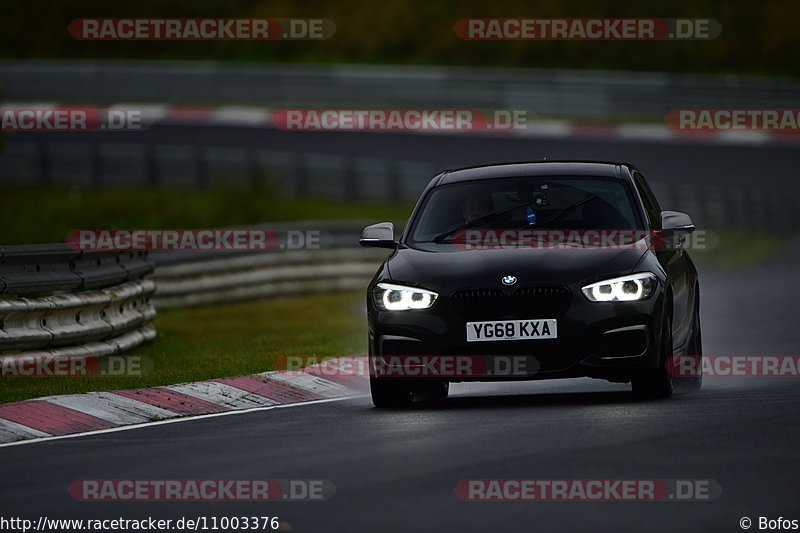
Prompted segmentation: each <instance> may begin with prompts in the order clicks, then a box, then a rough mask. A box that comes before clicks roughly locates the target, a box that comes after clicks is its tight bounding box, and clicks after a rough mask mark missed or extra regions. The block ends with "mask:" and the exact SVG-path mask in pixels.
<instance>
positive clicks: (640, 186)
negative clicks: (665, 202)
mask: <svg viewBox="0 0 800 533" xmlns="http://www.w3.org/2000/svg"><path fill="white" fill-rule="evenodd" d="M633 182H634V183H635V184H636V190H638V191H639V196H641V197H642V203H643V204H644V209H645V211H646V212H647V218H648V219H650V226H651V227H652V228H658V227H659V226H660V224H661V207H660V206H659V205H658V201H657V200H656V197H655V195H654V194H653V191H652V190H650V186H649V185H648V184H647V182H646V181H645V180H644V176H642V175H641V174H640V173H639V172H634V173H633Z"/></svg>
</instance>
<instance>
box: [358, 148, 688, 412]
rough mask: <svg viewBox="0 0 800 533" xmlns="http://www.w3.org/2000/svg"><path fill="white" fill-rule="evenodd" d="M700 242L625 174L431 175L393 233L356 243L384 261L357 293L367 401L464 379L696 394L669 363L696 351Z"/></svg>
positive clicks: (571, 170)
mask: <svg viewBox="0 0 800 533" xmlns="http://www.w3.org/2000/svg"><path fill="white" fill-rule="evenodd" d="M694 230H695V226H694V224H693V223H692V220H691V218H690V217H689V216H688V215H686V214H684V213H680V212H677V211H664V210H662V208H661V206H660V205H659V203H658V200H657V199H656V197H655V196H654V194H653V192H652V190H651V189H650V187H649V185H648V184H647V181H646V180H645V177H644V176H643V175H642V173H641V172H640V171H639V170H638V169H637V168H636V167H634V166H633V165H631V164H627V163H613V162H582V161H568V162H553V161H545V162H526V163H507V164H495V165H487V166H480V167H471V168H463V169H459V170H447V171H444V172H441V173H440V174H438V175H437V176H435V177H434V178H433V179H432V180H431V181H430V183H429V184H428V186H427V187H426V188H425V190H424V191H423V192H422V194H421V196H420V198H419V200H418V202H417V204H416V206H415V208H414V210H413V212H412V214H411V217H410V219H409V220H408V223H407V224H406V226H405V228H404V230H403V231H402V234H400V235H399V236H395V232H394V227H393V224H392V223H389V222H383V223H380V224H374V225H371V226H368V227H367V228H365V229H364V231H363V234H362V237H361V239H360V241H359V243H360V244H361V245H362V246H366V247H382V248H388V249H391V253H390V254H389V256H388V258H387V259H386V260H385V261H384V262H383V264H382V265H381V267H380V268H379V269H378V272H377V273H376V274H375V276H374V278H373V279H372V281H371V283H370V284H369V287H368V289H367V310H368V313H367V314H368V325H369V354H370V387H371V393H372V399H373V403H374V404H375V405H376V406H377V407H399V406H403V405H408V404H410V403H411V402H412V401H415V400H419V399H421V400H426V399H428V400H429V399H431V398H433V399H436V400H441V399H444V398H446V397H447V395H448V391H449V384H450V383H452V382H461V381H500V380H538V379H553V378H576V377H592V378H599V379H605V380H608V381H612V382H621V383H630V384H631V387H632V390H633V392H634V393H635V394H637V395H639V396H644V397H651V398H652V397H669V396H671V395H672V393H673V390H675V389H676V388H678V387H682V388H684V387H685V388H686V389H693V388H699V387H700V385H701V383H700V382H701V377H700V376H680V377H679V376H678V375H676V373H675V372H673V371H672V370H671V366H670V364H671V362H672V361H673V360H674V356H676V355H678V356H680V355H686V356H692V357H700V356H701V353H702V341H701V332H700V298H699V295H700V290H699V280H698V275H697V270H696V268H695V265H694V263H693V262H692V260H691V258H690V257H689V254H688V252H687V248H688V246H686V242H687V237H688V236H689V234H690V233H692V232H693V231H694ZM476 361H477V363H476ZM464 363H468V364H464ZM437 364H438V365H439V367H436V365H437ZM436 368H438V370H434V371H430V370H431V369H436ZM461 370H464V371H463V372H459V371H461Z"/></svg>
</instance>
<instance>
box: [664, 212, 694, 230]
mask: <svg viewBox="0 0 800 533" xmlns="http://www.w3.org/2000/svg"><path fill="white" fill-rule="evenodd" d="M694 230H695V227H694V222H692V219H691V217H689V215H687V214H686V213H681V212H679V211H662V212H661V231H662V232H663V233H664V235H674V234H676V233H691V232H693V231H694Z"/></svg>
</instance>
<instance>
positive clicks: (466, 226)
mask: <svg viewBox="0 0 800 533" xmlns="http://www.w3.org/2000/svg"><path fill="white" fill-rule="evenodd" d="M530 204H531V203H530V202H525V203H522V204H517V205H512V206H511V207H507V208H505V209H501V210H500V211H495V212H493V213H489V214H488V215H483V216H482V217H478V218H476V219H475V220H473V221H472V222H467V223H466V224H461V225H459V226H456V227H455V228H453V229H451V230H447V231H445V232H444V233H442V234H441V235H437V236H436V237H434V238H433V239H432V241H433V242H435V243H440V242H442V241H443V240H445V239H446V238H448V237H450V236H451V235H452V234H453V233H455V232H457V231H459V230H465V229H471V228H475V227H478V226H480V225H481V224H484V223H486V222H489V221H490V220H494V219H495V218H497V217H499V216H500V215H505V214H506V213H508V212H510V211H513V210H514V209H519V208H520V207H525V206H528V205H530Z"/></svg>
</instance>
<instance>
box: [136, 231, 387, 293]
mask: <svg viewBox="0 0 800 533" xmlns="http://www.w3.org/2000/svg"><path fill="white" fill-rule="evenodd" d="M369 223H370V222H360V221H351V222H331V221H326V222H296V223H287V224H273V225H270V226H269V229H271V230H275V231H280V230H288V229H291V230H295V231H307V230H313V231H319V232H320V234H321V238H320V242H321V246H322V248H321V249H316V250H314V249H311V250H284V251H271V252H183V251H179V252H153V253H151V254H150V258H151V259H152V261H153V262H154V263H155V265H156V270H155V273H154V275H153V279H154V280H155V283H156V291H155V295H154V298H153V302H154V304H155V306H156V307H157V308H161V307H190V306H197V305H209V304H216V303H224V302H233V301H241V300H250V299H256V298H264V297H269V296H281V295H294V294H309V293H315V292H328V291H337V290H360V289H363V288H364V287H365V286H366V285H367V282H368V281H369V280H370V278H371V277H372V276H373V274H375V270H376V269H377V266H378V265H379V264H380V262H381V261H382V260H383V259H384V258H385V257H386V255H387V253H388V252H387V250H376V249H364V248H359V247H358V244H357V242H358V237H359V235H360V233H361V229H362V228H363V227H364V226H365V225H367V224H369ZM250 227H255V226H250ZM400 227H402V226H400ZM398 231H399V230H398Z"/></svg>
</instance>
